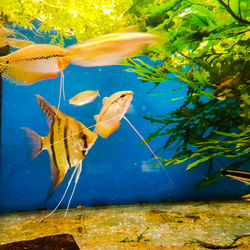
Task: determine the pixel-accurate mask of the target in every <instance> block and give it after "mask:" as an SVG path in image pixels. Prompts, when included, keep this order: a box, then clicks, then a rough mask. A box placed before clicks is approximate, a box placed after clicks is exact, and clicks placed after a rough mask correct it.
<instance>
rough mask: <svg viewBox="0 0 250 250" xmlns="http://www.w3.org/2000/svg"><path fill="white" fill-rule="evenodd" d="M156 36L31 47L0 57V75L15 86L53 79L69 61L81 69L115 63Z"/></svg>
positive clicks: (113, 37)
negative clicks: (82, 67) (66, 46)
mask: <svg viewBox="0 0 250 250" xmlns="http://www.w3.org/2000/svg"><path fill="white" fill-rule="evenodd" d="M156 39H157V36H155V35H152V34H148V33H142V32H131V33H114V34H109V35H105V36H101V37H97V38H93V39H90V40H87V41H84V42H82V43H78V44H75V45H73V46H70V47H68V48H65V49H63V48H60V47H58V46H55V45H49V44H34V45H30V46H27V47H25V48H22V49H20V50H18V51H15V52H13V53H11V54H9V55H7V56H3V57H0V73H2V76H3V77H4V78H7V79H9V80H11V81H13V82H15V83H17V84H21V85H29V84H33V83H35V82H38V81H41V80H44V79H48V78H56V77H57V76H58V73H59V72H60V73H61V82H60V94H59V102H58V108H59V106H60V96H61V89H62V88H63V85H64V79H63V70H64V69H65V68H66V67H67V66H68V65H69V63H70V62H72V63H73V64H76V65H80V66H84V67H92V66H104V65H115V64H118V63H119V62H120V61H121V60H122V59H125V58H127V57H131V56H136V55H138V54H139V52H140V50H141V48H142V47H143V46H144V45H147V44H152V43H155V41H156Z"/></svg>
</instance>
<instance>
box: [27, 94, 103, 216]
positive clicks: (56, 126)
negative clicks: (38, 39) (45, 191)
mask: <svg viewBox="0 0 250 250" xmlns="http://www.w3.org/2000/svg"><path fill="white" fill-rule="evenodd" d="M36 99H37V102H38V104H39V106H40V108H41V109H42V111H43V112H44V113H45V115H46V116H47V119H48V123H49V127H50V130H49V134H48V135H47V136H45V137H41V136H39V135H38V134H37V133H35V132H34V131H32V130H31V129H29V128H24V129H25V131H26V132H27V135H28V137H29V138H30V139H31V141H32V145H33V153H32V156H33V158H35V157H36V156H37V155H38V154H39V153H40V152H41V151H42V150H44V149H46V150H47V151H48V153H49V156H50V167H51V175H52V187H51V192H50V194H52V193H53V192H54V190H55V189H56V188H57V187H58V186H59V185H60V184H61V182H62V181H63V179H64V177H65V175H66V174H67V172H68V170H69V169H71V168H72V167H75V169H74V172H73V173H72V176H71V178H70V180H69V182H68V186H67V188H66V190H65V192H64V194H63V196H62V199H61V200H60V202H59V203H58V205H57V206H56V208H55V209H54V210H53V211H52V212H51V213H50V214H49V215H51V214H52V213H53V212H54V211H55V210H56V209H57V208H58V206H59V205H60V204H61V202H62V200H63V199H64V197H65V195H66V192H67V190H68V188H69V186H70V183H71V181H72V179H73V177H74V175H75V173H76V172H77V173H76V178H75V185H74V188H73V191H72V194H71V197H70V199H69V202H68V206H67V210H68V207H69V205H70V201H71V198H72V196H73V194H74V191H75V188H76V185H77V182H78V179H79V176H80V173H81V169H82V161H83V159H84V158H85V156H86V154H87V153H88V151H89V150H90V149H91V147H92V146H93V145H94V143H95V141H96V139H97V137H98V136H97V134H96V133H93V132H91V131H90V130H89V129H88V128H86V127H85V126H84V125H83V124H82V123H80V122H79V121H77V120H75V119H74V118H73V117H70V116H68V115H65V114H64V113H62V112H60V111H58V110H57V109H56V108H55V107H53V106H51V105H50V104H49V103H48V102H46V101H45V100H44V99H43V98H42V97H41V96H38V95H37V97H36ZM67 210H66V212H65V215H66V213H67ZM49 215H48V216H49ZM48 216H46V217H48Z"/></svg>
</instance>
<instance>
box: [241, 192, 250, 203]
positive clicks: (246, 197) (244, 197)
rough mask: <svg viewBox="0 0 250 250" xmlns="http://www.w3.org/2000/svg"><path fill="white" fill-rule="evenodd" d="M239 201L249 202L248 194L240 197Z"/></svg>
mask: <svg viewBox="0 0 250 250" xmlns="http://www.w3.org/2000/svg"><path fill="white" fill-rule="evenodd" d="M241 199H243V200H245V201H250V194H246V195H243V196H241Z"/></svg>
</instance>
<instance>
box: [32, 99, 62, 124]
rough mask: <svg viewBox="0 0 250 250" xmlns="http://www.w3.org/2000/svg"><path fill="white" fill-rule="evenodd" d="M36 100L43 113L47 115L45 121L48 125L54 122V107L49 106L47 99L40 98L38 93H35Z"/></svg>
mask: <svg viewBox="0 0 250 250" xmlns="http://www.w3.org/2000/svg"><path fill="white" fill-rule="evenodd" d="M36 101H37V103H38V105H39V107H40V108H41V110H42V111H43V113H44V114H45V115H46V117H47V122H48V124H49V126H50V125H51V124H52V123H53V122H54V120H55V117H56V108H55V107H53V106H51V105H50V104H49V103H48V102H47V101H45V99H44V98H42V97H41V96H40V95H36ZM58 112H59V111H58Z"/></svg>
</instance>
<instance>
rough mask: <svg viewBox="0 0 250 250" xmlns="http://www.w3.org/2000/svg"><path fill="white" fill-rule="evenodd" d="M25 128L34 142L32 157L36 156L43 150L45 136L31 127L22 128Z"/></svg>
mask: <svg viewBox="0 0 250 250" xmlns="http://www.w3.org/2000/svg"><path fill="white" fill-rule="evenodd" d="M22 129H24V130H25V132H26V134H27V137H28V138H29V139H30V143H31V144H32V158H33V159H34V158H36V157H37V156H38V155H39V154H40V152H41V151H42V150H43V138H42V137H41V136H40V135H38V134H37V133H36V132H34V131H33V130H32V129H30V128H22Z"/></svg>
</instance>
